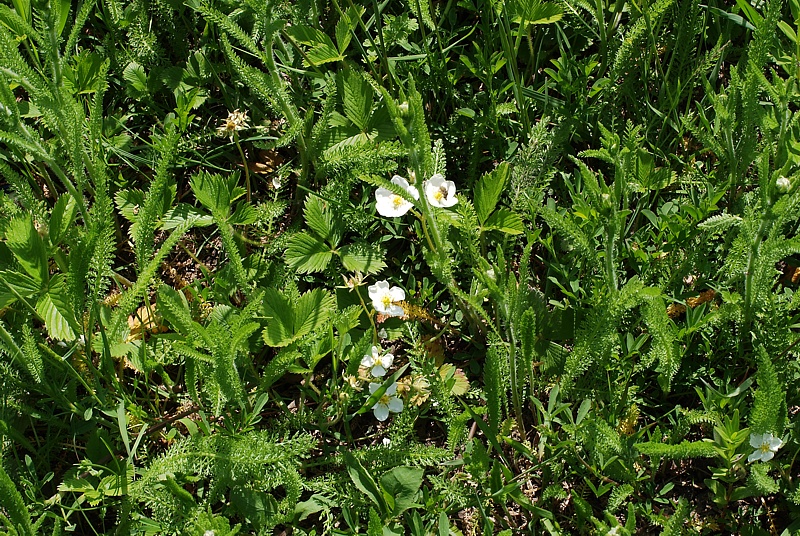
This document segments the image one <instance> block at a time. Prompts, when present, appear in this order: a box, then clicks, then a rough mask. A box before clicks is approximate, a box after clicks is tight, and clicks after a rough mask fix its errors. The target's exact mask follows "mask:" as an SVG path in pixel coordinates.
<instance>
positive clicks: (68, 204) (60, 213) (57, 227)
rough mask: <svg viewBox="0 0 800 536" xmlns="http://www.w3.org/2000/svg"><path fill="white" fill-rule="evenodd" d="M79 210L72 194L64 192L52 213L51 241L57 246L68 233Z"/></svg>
mask: <svg viewBox="0 0 800 536" xmlns="http://www.w3.org/2000/svg"><path fill="white" fill-rule="evenodd" d="M77 212H78V204H77V203H76V202H75V198H74V197H72V196H71V195H68V194H64V195H62V196H61V197H59V198H58V201H56V204H55V205H54V206H53V211H52V212H51V213H50V225H49V231H48V233H49V236H50V243H51V244H52V245H54V246H57V245H58V244H60V243H61V240H62V239H63V238H64V235H66V234H67V231H68V230H69V228H70V226H72V222H73V221H74V220H75V215H76V214H77Z"/></svg>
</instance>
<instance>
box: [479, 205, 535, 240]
mask: <svg viewBox="0 0 800 536" xmlns="http://www.w3.org/2000/svg"><path fill="white" fill-rule="evenodd" d="M484 229H486V230H497V231H502V232H504V233H507V234H512V235H516V234H522V233H524V232H525V224H523V223H522V219H521V218H520V217H519V214H517V213H516V212H513V211H511V210H509V209H507V208H499V209H497V210H496V211H495V212H494V213H493V214H492V215H491V216H489V219H488V220H486V224H485V225H484Z"/></svg>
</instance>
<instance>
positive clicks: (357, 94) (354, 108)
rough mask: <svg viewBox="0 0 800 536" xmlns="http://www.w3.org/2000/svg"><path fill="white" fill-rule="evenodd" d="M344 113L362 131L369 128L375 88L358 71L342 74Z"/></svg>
mask: <svg viewBox="0 0 800 536" xmlns="http://www.w3.org/2000/svg"><path fill="white" fill-rule="evenodd" d="M342 86H343V87H342V94H343V107H344V115H345V116H346V117H347V118H348V119H349V120H350V121H352V122H353V124H354V125H355V126H357V127H358V128H359V130H361V131H362V132H365V131H366V130H367V125H368V123H369V116H370V112H371V111H372V101H373V97H374V95H375V90H374V89H372V86H370V85H369V83H367V81H366V80H364V77H362V76H361V75H360V74H358V73H357V72H356V71H353V70H350V71H346V74H344V75H343V76H342Z"/></svg>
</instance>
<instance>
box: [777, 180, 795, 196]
mask: <svg viewBox="0 0 800 536" xmlns="http://www.w3.org/2000/svg"><path fill="white" fill-rule="evenodd" d="M775 187H776V188H777V189H778V191H779V192H780V193H782V194H785V193H786V192H788V191H789V189H790V188H791V187H792V182H791V181H790V180H789V179H787V178H786V177H778V179H777V180H776V181H775Z"/></svg>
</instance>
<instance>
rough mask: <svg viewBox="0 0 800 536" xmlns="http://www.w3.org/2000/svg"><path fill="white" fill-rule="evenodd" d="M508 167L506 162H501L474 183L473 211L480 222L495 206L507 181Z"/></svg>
mask: <svg viewBox="0 0 800 536" xmlns="http://www.w3.org/2000/svg"><path fill="white" fill-rule="evenodd" d="M509 173H510V167H509V165H508V163H507V162H503V163H502V164H500V165H499V166H497V168H496V169H495V170H494V171H492V172H491V173H488V174H486V175H484V176H483V177H481V178H480V180H479V181H478V184H476V185H475V212H476V213H477V215H478V221H479V222H480V223H481V224H484V223H486V220H487V218H488V217H489V214H491V213H492V211H493V210H494V209H495V207H496V206H497V202H498V201H499V200H500V196H501V195H502V194H503V189H504V188H505V186H506V182H507V181H508V176H509Z"/></svg>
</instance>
